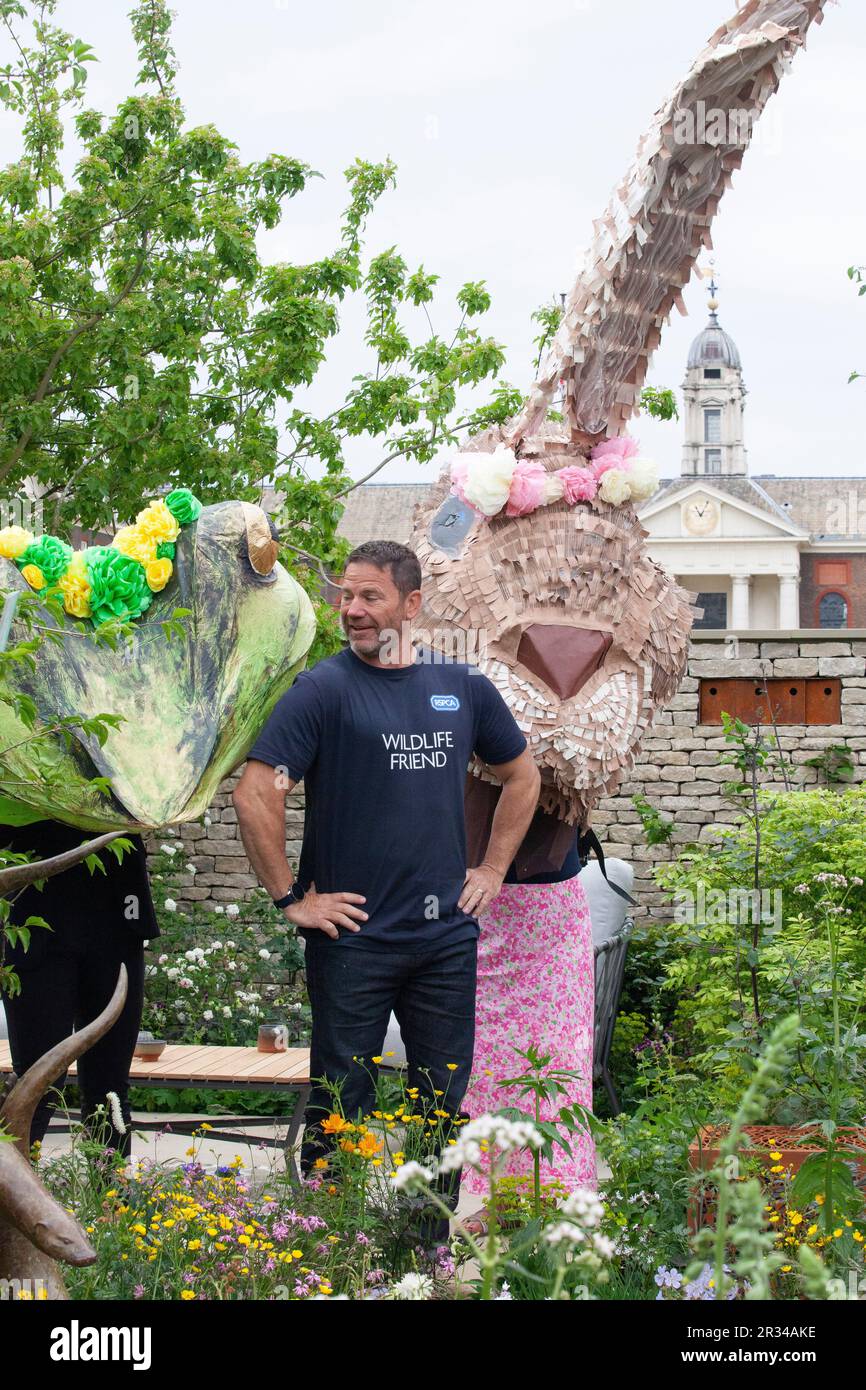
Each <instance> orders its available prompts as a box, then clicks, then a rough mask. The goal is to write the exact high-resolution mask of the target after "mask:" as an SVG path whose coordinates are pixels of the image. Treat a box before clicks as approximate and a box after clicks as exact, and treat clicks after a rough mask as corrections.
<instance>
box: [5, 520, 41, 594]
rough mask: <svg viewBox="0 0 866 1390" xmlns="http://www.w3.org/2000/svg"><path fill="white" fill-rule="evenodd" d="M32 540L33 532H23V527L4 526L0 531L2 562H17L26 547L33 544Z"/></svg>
mask: <svg viewBox="0 0 866 1390" xmlns="http://www.w3.org/2000/svg"><path fill="white" fill-rule="evenodd" d="M33 539H34V537H33V532H32V531H25V530H24V527H23V526H4V527H3V530H2V531H0V556H2V557H3V559H4V560H17V559H18V556H19V555H21V554H23V552H24V551H25V550H26V549H27V547H28V545H32V544H33ZM28 582H29V581H28Z"/></svg>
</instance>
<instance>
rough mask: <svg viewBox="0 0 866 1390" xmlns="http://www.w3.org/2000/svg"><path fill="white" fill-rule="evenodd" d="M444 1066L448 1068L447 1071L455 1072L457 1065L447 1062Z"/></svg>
mask: <svg viewBox="0 0 866 1390" xmlns="http://www.w3.org/2000/svg"><path fill="white" fill-rule="evenodd" d="M446 1066H447V1067H448V1070H449V1071H456V1070H457V1063H456V1062H447V1063H446Z"/></svg>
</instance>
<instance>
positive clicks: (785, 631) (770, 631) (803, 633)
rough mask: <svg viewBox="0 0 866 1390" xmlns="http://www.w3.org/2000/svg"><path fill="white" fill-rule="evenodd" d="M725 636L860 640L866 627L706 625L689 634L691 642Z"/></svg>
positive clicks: (760, 639) (751, 639) (767, 639)
mask: <svg viewBox="0 0 866 1390" xmlns="http://www.w3.org/2000/svg"><path fill="white" fill-rule="evenodd" d="M726 637H738V638H740V640H741V641H743V642H851V641H855V642H857V641H860V642H862V641H863V639H864V638H866V627H795V628H739V627H738V628H727V627H725V628H723V627H707V628H701V629H700V630H699V631H698V632H692V633H691V634H690V640H691V641H692V642H723V641H724V640H725V638H726Z"/></svg>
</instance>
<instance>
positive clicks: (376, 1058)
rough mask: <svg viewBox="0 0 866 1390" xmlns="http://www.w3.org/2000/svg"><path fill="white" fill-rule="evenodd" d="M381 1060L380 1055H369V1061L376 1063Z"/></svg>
mask: <svg viewBox="0 0 866 1390" xmlns="http://www.w3.org/2000/svg"><path fill="white" fill-rule="evenodd" d="M381 1060H382V1058H381V1057H371V1058H370V1061H371V1062H376V1063H377V1064H378V1063H379V1062H381Z"/></svg>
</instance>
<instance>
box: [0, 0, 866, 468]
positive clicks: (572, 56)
mask: <svg viewBox="0 0 866 1390" xmlns="http://www.w3.org/2000/svg"><path fill="white" fill-rule="evenodd" d="M130 3H131V0H59V4H58V12H57V18H58V21H59V22H60V23H62V24H64V25H65V26H66V27H67V28H69V29H71V30H72V31H73V32H74V33H76V34H79V35H80V36H81V37H82V38H84V39H86V40H87V41H88V42H90V43H92V44H93V45H94V47H95V49H96V51H97V54H98V55H99V57H100V60H101V61H100V63H99V65H98V66H97V65H94V66H93V67H92V69H91V76H90V81H89V96H88V104H91V105H95V106H98V107H99V108H100V109H107V108H109V109H110V108H111V107H112V106H113V105H114V104H115V103H116V102H117V101H118V100H119V99H121V98H122V97H123V96H125V95H126V94H127V93H128V92H129V91H130V90H131V89H132V81H133V78H134V71H135V67H134V61H135V59H134V51H133V48H132V43H131V39H130V36H129V29H128V22H127V20H126V11H127V9H128V8H129V7H130ZM733 5H734V0H652V3H650V2H649V0H531V3H527V0H463V2H462V3H460V2H459V0H436V3H435V4H434V3H432V0H390V3H389V2H388V0H363V3H358V0H354V3H353V0H327V3H319V4H310V3H309V0H243V3H239V2H238V0H175V3H174V9H175V12H176V16H177V19H176V25H175V34H174V42H175V47H176V49H177V53H178V58H179V61H180V64H181V72H180V76H179V81H178V85H179V91H180V94H181V96H182V98H183V100H184V102H185V105H186V108H187V113H188V118H189V121H190V123H191V124H202V123H206V122H212V123H213V124H215V125H216V126H217V128H218V129H219V130H220V131H221V132H222V133H223V134H225V135H228V136H230V137H231V138H232V139H234V140H235V141H236V142H237V144H238V146H239V151H240V155H241V157H242V158H245V159H254V158H259V157H261V156H263V155H265V154H267V153H269V152H271V151H278V152H281V153H285V154H290V155H294V156H296V157H298V158H300V159H303V160H305V161H306V162H308V163H310V164H311V165H313V166H314V167H315V168H316V169H318V170H319V171H320V172H321V173H322V174H323V175H324V176H325V177H324V178H323V179H322V180H314V181H313V182H312V183H311V185H310V186H309V188H308V189H307V191H306V192H305V193H302V194H301V195H299V196H298V197H297V198H296V199H295V200H294V201H293V202H290V203H289V204H288V205H287V215H286V218H285V221H284V223H283V226H282V227H281V228H280V229H279V230H277V231H276V232H274V233H271V234H269V235H268V237H267V239H266V240H265V241H264V242H263V251H264V253H265V255H266V256H267V258H268V259H274V260H280V259H299V260H305V259H310V258H312V257H315V256H318V255H322V254H324V253H325V252H327V251H328V250H330V249H332V248H333V247H334V246H335V245H336V240H337V226H338V222H337V219H338V214H339V210H340V208H341V207H342V205H343V203H344V201H345V188H344V185H343V181H342V178H341V171H342V170H343V169H344V168H345V167H346V166H347V165H348V164H349V163H351V161H352V160H353V159H354V158H355V156H356V155H360V156H362V157H364V158H368V159H381V158H384V157H385V156H386V155H390V156H391V157H392V158H393V159H395V160H396V162H397V164H398V166H399V168H398V184H397V188H396V190H394V191H392V192H391V193H389V194H386V195H385V198H384V199H383V201H382V202H381V203H380V205H379V210H378V211H377V212H376V214H375V216H374V218H373V220H372V222H371V225H370V229H369V234H368V247H369V249H370V250H371V251H377V250H380V249H382V248H384V247H387V246H390V245H392V244H394V243H396V244H397V246H398V248H399V249H400V250H401V252H402V253H403V255H404V256H405V258H406V259H407V261H408V262H409V264H410V268H414V266H415V265H416V264H418V263H421V262H423V264H424V266H425V268H427V269H428V270H434V271H438V272H439V273H440V274H441V276H442V280H441V283H440V299H439V302H438V307H435V308H434V310H433V320H434V325H435V326H436V328H437V330H439V331H441V332H442V333H443V334H444V333H446V332H447V331H448V330H449V329H451V328H453V326H454V325H455V324H456V311H455V309H453V308H452V303H451V302H452V301H453V293H454V291H455V290H456V289H457V287H458V286H459V285H460V284H461V283H462V282H463V281H464V280H468V279H472V280H475V279H484V280H486V281H487V284H488V286H489V288H490V290H491V292H492V295H493V306H492V309H491V311H490V313H489V314H488V315H487V317H486V320H485V323H486V331H488V332H490V333H492V334H493V335H494V336H495V337H497V338H498V339H499V340H500V341H501V342H503V343H505V344H506V345H507V347H508V349H509V357H508V365H507V369H506V373H505V375H506V376H507V378H508V379H509V380H510V381H512V382H513V383H515V384H518V385H520V386H521V387H523V388H524V389H525V388H526V387H528V386H529V384H530V378H531V371H530V344H531V338H532V334H533V332H534V331H535V330H534V328H533V326H532V325H531V324H530V321H529V315H530V313H531V311H532V310H533V309H534V308H535V307H537V305H539V304H540V303H541V302H542V301H544V300H549V299H550V298H551V296H552V295H553V294H554V293H558V292H559V291H561V290H565V289H567V288H568V286H569V284H570V281H571V278H572V275H573V271H574V266H575V253H576V250H577V248H578V247H579V246H582V245H583V244H584V243H585V242H586V241H587V240H588V239H589V236H590V233H591V225H590V224H591V219H592V218H593V217H597V216H599V215H600V213H601V212H602V210H603V208H604V206H605V204H606V202H607V198H608V195H609V192H610V189H611V187H612V186H613V185H614V184H615V183H616V182H617V181H618V180H619V178H620V176H621V175H622V173H623V172H624V171H625V169H626V168H627V166H628V165H629V163H630V162H631V158H632V156H633V154H634V150H635V146H636V144H637V140H638V138H639V136H640V135H641V133H642V132H643V130H644V128H645V126H646V125H647V123H648V120H649V118H650V116H651V114H652V112H653V111H654V110H655V109H656V107H657V106H658V105H659V104H660V102H661V101H662V99H663V98H664V97H665V95H666V94H667V92H668V90H669V89H670V87H671V86H672V85H673V84H674V82H675V81H676V80H677V78H678V77H679V76H680V75H681V74H683V73H684V72H685V71H686V70H687V68H688V66H689V65H690V63H691V61H692V60H693V58H694V57H695V56H696V54H697V53H698V51H699V49H700V48H701V46H702V44H703V43H704V42H705V40H706V39H707V38H708V37H709V35H710V33H711V32H712V31H713V30H714V29H715V28H716V27H717V26H718V25H719V23H721V22H722V20H723V19H724V18H725V17H726V16H727V14H728V12H729V11H730V10H731V9H732V8H733ZM864 58H866V4H864V3H863V0H842V3H841V4H839V5H838V6H831V7H830V8H829V10H828V13H827V16H826V19H825V22H824V24H823V26H822V27H821V28H819V29H815V30H813V32H812V34H811V36H810V40H809V43H808V48H807V51H806V52H805V53H801V54H800V55H799V56H798V57H797V59H796V62H795V65H794V68H793V71H792V72H791V73H789V74H788V75H787V77H786V78H785V79H784V80H783V83H782V86H781V89H780V91H779V93H778V94H777V96H775V97H774V98H773V99H772V100H771V102H770V105H769V107H768V108H767V111H766V112H765V115H764V117H763V120H762V123H761V124H759V126H758V130H757V135H756V138H755V140H754V142H753V144H752V147H751V148H750V149H749V151H748V152H747V154H746V157H745V160H744V164H743V168H742V170H741V171H740V172H739V174H738V175H736V176H735V179H734V185H733V187H732V188H731V189H730V190H729V191H728V193H727V194H726V196H725V199H724V201H723V203H722V207H721V211H720V213H719V215H718V216H717V218H716V221H715V224H714V240H715V248H716V249H715V255H716V264H717V269H718V279H719V283H720V285H721V287H722V288H721V294H720V301H721V308H720V314H719V317H720V320H721V322H722V324H723V326H724V327H725V328H726V329H727V330H728V331H729V332H730V333H731V334H732V335H733V336H734V338H735V339H736V341H737V343H738V345H739V348H740V352H741V355H742V358H743V364H744V375H745V380H746V385H747V387H748V388H749V392H750V394H749V398H748V404H747V415H746V445H747V448H748V455H749V464H750V468H751V471H752V473H753V474H758V473H766V472H769V473H777V474H823V475H826V474H828V473H831V474H843V475H861V474H863V473H864V472H866V469H864V462H866V459H864V445H863V439H864V421H866V383H859V382H858V383H854V384H852V385H848V384H847V377H848V374H849V372H850V371H851V370H852V369H853V368H862V369H863V370H864V371H866V343H864V326H866V303H861V302H860V301H859V300H858V298H857V294H856V290H855V289H854V288H852V286H851V284H850V282H849V281H848V278H847V275H846V273H845V272H846V268H847V267H848V265H850V264H852V263H858V262H861V261H862V262H866V217H864V213H866V181H864V178H863V131H864V129H866V82H864V80H863V71H864ZM5 60H6V59H5V43H4V42H3V41H2V40H0V62H2V61H5ZM16 154H17V142H16V139H15V129H14V126H13V124H12V123H11V122H10V120H9V118H8V117H2V118H0V161H2V162H5V161H6V160H7V159H9V158H13V157H15V155H16ZM704 299H705V291H704V289H703V287H702V286H701V284H700V282H699V281H697V280H695V282H694V283H693V284H692V285H691V286H689V288H688V290H687V292H686V302H687V304H688V307H689V311H690V313H689V317H688V318H685V319H683V318H680V316H679V315H677V314H675V315H674V317H673V319H672V321H671V323H670V325H669V327H668V329H667V331H666V333H665V335H664V337H663V341H662V345H661V347H660V349H659V350H658V352H657V353H656V356H655V360H654V362H653V365H652V369H651V373H650V378H649V380H650V382H651V383H652V384H654V385H659V386H675V387H679V385H680V383H681V381H682V378H683V373H684V367H685V356H686V352H687V349H688V345H689V342H690V341H691V338H692V337H693V336H694V335H695V334H696V333H697V332H698V331H699V329H700V328H701V327H702V326H703V324H704V322H705V319H706V310H705V308H704ZM362 327H363V324H362V320H361V318H360V316H359V314H358V313H357V311H356V310H354V309H353V308H352V307H351V306H350V307H349V308H348V309H347V311H346V313H345V315H344V332H343V333H342V334H341V336H340V339H339V340H338V341H337V342H336V343H335V344H334V345H333V346H332V349H331V362H330V364H329V369H328V372H327V373H326V375H325V376H324V377H323V378H322V380H321V381H320V382H317V383H316V386H315V387H314V389H313V391H312V392H311V393H310V395H309V397H308V402H309V403H310V404H312V405H313V406H314V407H316V408H320V409H322V410H327V409H329V408H332V407H333V406H334V405H335V404H336V403H337V402H338V400H339V399H341V388H342V387H344V385H345V384H346V383H347V382H348V380H349V378H350V377H351V375H352V373H353V372H356V371H358V370H359V369H360V366H361V363H362V354H361V351H360V333H361V331H362ZM418 327H419V331H420V328H421V325H418ZM632 432H633V433H635V434H636V435H637V436H638V437H639V438H640V440H641V442H642V444H643V446H644V452H646V453H649V454H651V455H653V456H654V457H655V458H656V459H657V461H658V463H659V465H660V471H661V473H662V475H663V476H671V475H673V474H678V473H679V469H680V447H681V439H682V430H681V426H679V425H677V424H675V423H674V424H671V425H660V424H656V423H654V422H652V421H649V420H647V419H643V418H641V419H640V420H638V421H637V422H635V423H633V425H632ZM376 458H377V453H376V447H375V446H370V445H369V444H368V445H363V444H361V445H359V446H357V447H356V450H355V452H354V453H353V454H352V455H351V468H352V471H353V472H354V473H355V474H356V476H357V475H359V474H360V473H361V472H363V471H366V470H367V469H369V468H370V467H371V466H372V464H373V463H375V461H376ZM434 469H435V465H427V466H426V468H425V469H424V470H423V471H422V470H421V468H420V467H419V466H418V465H397V464H392V465H390V466H389V467H388V468H386V469H385V470H384V471H383V472H381V473H380V474H379V475H378V478H377V481H382V482H385V481H389V482H406V481H413V480H419V479H422V478H424V477H425V476H429V477H431V478H432V476H433V474H434Z"/></svg>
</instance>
